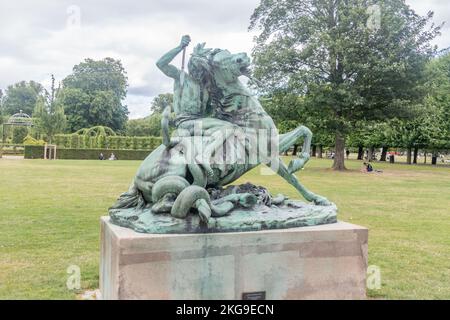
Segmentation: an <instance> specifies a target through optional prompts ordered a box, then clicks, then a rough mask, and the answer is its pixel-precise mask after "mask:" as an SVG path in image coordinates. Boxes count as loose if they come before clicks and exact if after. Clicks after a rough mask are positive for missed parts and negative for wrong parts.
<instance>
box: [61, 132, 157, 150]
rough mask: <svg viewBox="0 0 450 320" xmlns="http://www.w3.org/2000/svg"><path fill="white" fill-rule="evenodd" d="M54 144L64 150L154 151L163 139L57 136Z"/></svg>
mask: <svg viewBox="0 0 450 320" xmlns="http://www.w3.org/2000/svg"><path fill="white" fill-rule="evenodd" d="M54 143H55V144H56V145H57V146H58V148H64V149H103V150H105V149H108V150H153V149H156V148H157V147H158V146H159V145H160V144H161V143H162V138H161V137H124V136H102V135H100V136H98V137H90V136H84V135H79V134H57V135H55V139H54Z"/></svg>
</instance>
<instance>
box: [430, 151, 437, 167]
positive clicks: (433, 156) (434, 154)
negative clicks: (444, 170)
mask: <svg viewBox="0 0 450 320" xmlns="http://www.w3.org/2000/svg"><path fill="white" fill-rule="evenodd" d="M437 156H438V155H437V153H436V152H433V155H432V157H431V164H432V165H433V166H436V165H437Z"/></svg>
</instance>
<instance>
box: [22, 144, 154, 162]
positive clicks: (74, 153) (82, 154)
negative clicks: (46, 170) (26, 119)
mask: <svg viewBox="0 0 450 320" xmlns="http://www.w3.org/2000/svg"><path fill="white" fill-rule="evenodd" d="M150 152H152V150H110V149H59V148H57V149H56V158H57V159H67V160H68V159H71V160H98V157H99V155H100V153H103V155H104V157H105V159H108V158H109V156H110V155H111V153H114V155H115V156H116V158H117V159H118V160H144V159H145V158H146V157H147V156H148V155H149V154H150ZM43 158H44V147H43V146H25V159H43Z"/></svg>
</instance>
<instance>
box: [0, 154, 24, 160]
mask: <svg viewBox="0 0 450 320" xmlns="http://www.w3.org/2000/svg"><path fill="white" fill-rule="evenodd" d="M1 159H5V160H23V159H24V158H23V156H9V155H3V156H2V157H1V158H0V160H1Z"/></svg>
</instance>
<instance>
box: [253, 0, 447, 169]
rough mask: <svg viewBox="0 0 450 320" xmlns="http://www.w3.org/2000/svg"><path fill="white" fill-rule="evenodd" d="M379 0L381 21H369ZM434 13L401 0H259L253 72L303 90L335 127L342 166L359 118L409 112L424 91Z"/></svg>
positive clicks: (270, 83)
mask: <svg viewBox="0 0 450 320" xmlns="http://www.w3.org/2000/svg"><path fill="white" fill-rule="evenodd" d="M374 4H378V7H375V8H379V9H380V15H379V16H375V18H379V19H380V24H379V25H375V26H374V27H372V26H371V24H368V21H372V20H373V19H372V18H373V16H371V15H370V12H369V10H368V9H369V6H370V5H374ZM372 8H374V7H372ZM432 17H433V13H431V12H430V13H429V14H428V15H426V16H425V17H421V16H419V15H417V14H416V13H415V12H414V11H413V10H412V9H410V8H409V6H408V5H406V4H405V3H404V1H402V0H381V1H370V0H368V1H367V0H280V1H274V0H262V1H261V3H260V5H259V6H258V7H257V8H256V9H255V11H254V13H253V15H252V17H251V24H250V29H255V28H258V29H259V30H261V32H260V34H259V36H258V37H257V38H256V46H255V48H254V50H253V57H254V62H255V65H256V68H255V77H256V78H257V79H258V80H260V82H262V83H264V84H265V86H264V88H263V89H264V90H266V91H269V92H270V91H276V90H286V91H289V92H291V93H296V94H304V95H305V97H306V98H307V99H308V100H309V101H310V103H309V105H310V106H312V109H311V110H310V112H313V113H315V114H316V117H317V118H321V119H323V120H324V121H325V122H326V127H327V128H328V130H331V131H333V132H334V136H335V139H334V140H335V159H334V163H333V168H334V169H335V170H344V169H345V165H344V149H345V139H346V136H347V135H348V133H349V132H350V131H351V128H352V126H353V125H354V124H355V123H356V122H357V121H361V120H382V121H384V120H387V119H390V118H394V117H399V118H406V117H408V116H409V117H410V116H412V113H411V112H410V110H409V107H410V105H411V104H413V103H414V102H415V101H417V100H420V99H422V98H423V95H424V92H423V91H422V90H419V87H420V84H421V83H422V82H423V73H424V66H425V63H426V61H427V60H428V59H429V57H430V56H431V55H432V54H433V53H434V52H435V48H433V47H432V46H431V45H430V40H432V39H433V38H434V37H436V36H437V35H438V34H439V30H440V27H436V26H435V25H431V26H430V27H429V28H428V27H427V24H428V23H429V22H430V21H431V19H432ZM369 18H370V19H369ZM368 26H369V27H368Z"/></svg>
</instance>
